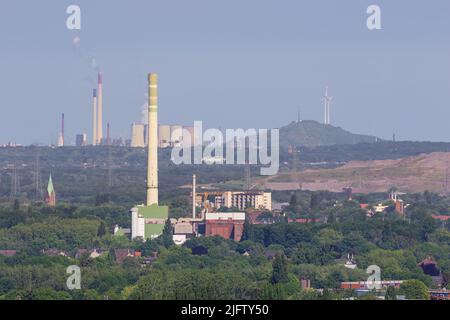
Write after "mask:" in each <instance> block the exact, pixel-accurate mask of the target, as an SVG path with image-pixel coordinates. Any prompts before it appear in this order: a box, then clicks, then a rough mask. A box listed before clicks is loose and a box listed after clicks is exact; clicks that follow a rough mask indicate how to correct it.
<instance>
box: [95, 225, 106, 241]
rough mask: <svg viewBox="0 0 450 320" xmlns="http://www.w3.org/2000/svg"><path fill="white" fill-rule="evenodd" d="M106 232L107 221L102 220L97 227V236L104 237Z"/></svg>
mask: <svg viewBox="0 0 450 320" xmlns="http://www.w3.org/2000/svg"><path fill="white" fill-rule="evenodd" d="M105 234H106V225H105V223H104V222H103V221H102V222H100V225H99V226H98V229H97V237H100V238H101V237H103V236H104V235H105Z"/></svg>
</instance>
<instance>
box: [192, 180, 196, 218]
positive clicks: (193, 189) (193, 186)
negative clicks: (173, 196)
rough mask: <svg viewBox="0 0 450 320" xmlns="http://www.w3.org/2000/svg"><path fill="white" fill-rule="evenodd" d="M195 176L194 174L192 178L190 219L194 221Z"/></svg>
mask: <svg viewBox="0 0 450 320" xmlns="http://www.w3.org/2000/svg"><path fill="white" fill-rule="evenodd" d="M195 187H196V176H195V174H194V175H193V176H192V219H195V213H196V212H195V198H196V197H197V194H196V191H195Z"/></svg>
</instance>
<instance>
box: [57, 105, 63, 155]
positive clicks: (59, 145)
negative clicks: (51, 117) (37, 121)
mask: <svg viewBox="0 0 450 320" xmlns="http://www.w3.org/2000/svg"><path fill="white" fill-rule="evenodd" d="M58 147H64V113H63V114H62V115H61V131H60V133H59V137H58Z"/></svg>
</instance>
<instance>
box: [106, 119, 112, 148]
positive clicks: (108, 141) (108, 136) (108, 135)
mask: <svg viewBox="0 0 450 320" xmlns="http://www.w3.org/2000/svg"><path fill="white" fill-rule="evenodd" d="M106 145H107V146H109V145H111V136H110V132H109V122H108V123H107V124H106Z"/></svg>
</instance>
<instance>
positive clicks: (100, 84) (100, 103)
mask: <svg viewBox="0 0 450 320" xmlns="http://www.w3.org/2000/svg"><path fill="white" fill-rule="evenodd" d="M102 139H103V77H102V74H101V72H99V73H98V115H97V143H98V144H101V143H102Z"/></svg>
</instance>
